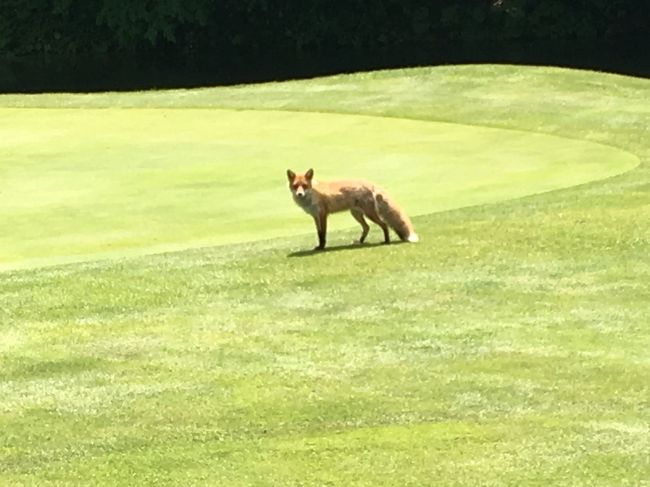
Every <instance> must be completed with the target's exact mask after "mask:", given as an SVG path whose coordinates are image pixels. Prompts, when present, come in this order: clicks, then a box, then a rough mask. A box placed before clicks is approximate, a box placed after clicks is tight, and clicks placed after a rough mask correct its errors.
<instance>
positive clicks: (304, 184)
mask: <svg viewBox="0 0 650 487" xmlns="http://www.w3.org/2000/svg"><path fill="white" fill-rule="evenodd" d="M287 177H288V178H289V189H290V190H291V193H292V194H293V196H294V197H296V198H304V197H305V196H306V195H307V194H309V191H311V183H312V179H313V178H314V170H313V169H310V170H309V171H307V172H306V173H302V174H301V173H298V174H296V173H295V172H293V171H292V170H291V169H287Z"/></svg>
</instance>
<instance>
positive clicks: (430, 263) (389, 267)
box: [0, 65, 650, 487]
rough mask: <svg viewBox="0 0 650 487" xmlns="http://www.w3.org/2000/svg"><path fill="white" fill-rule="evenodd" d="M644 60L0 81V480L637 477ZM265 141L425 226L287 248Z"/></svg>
mask: <svg viewBox="0 0 650 487" xmlns="http://www.w3.org/2000/svg"><path fill="white" fill-rule="evenodd" d="M649 100H650V81H648V80H644V79H636V78H631V77H624V76H615V75H610V74H605V73H596V72H587V71H572V70H565V69H556V68H544V67H522V66H492V65H486V66H449V67H438V68H419V69H411V70H395V71H382V72H375V73H359V74H353V75H342V76H333V77H328V78H318V79H313V80H304V81H291V82H286V83H268V84H262V85H249V86H246V85H243V86H237V87H229V88H209V89H200V90H178V91H173V90H172V91H160V92H145V93H104V94H88V95H71V94H50V95H33V96H27V95H22V96H17V95H5V96H0V107H2V108H0V154H2V157H1V158H0V260H1V262H0V266H2V272H0V398H1V399H2V400H1V401H0V484H3V485H4V484H6V485H39V486H41V485H228V486H250V485H273V486H278V485H285V486H298V485H301V486H308V485H313V486H316V485H318V486H321V485H345V486H353V485H354V486H357V485H358V486H376V485H388V486H400V487H401V486H405V485H412V486H421V485H445V486H447V485H457V486H466V485H494V486H497V485H513V486H522V485H554V486H556V485H559V486H571V487H573V486H582V485H584V486H587V485H589V486H592V485H599V486H610V485H635V486H637V485H648V479H649V478H650V404H649V402H648V398H649V397H650V386H649V382H648V377H649V376H650V354H649V352H648V351H649V350H650V320H649V318H648V317H649V316H650V139H649V138H648V136H647V135H648V127H650V101H649ZM287 167H292V168H293V169H295V170H301V169H306V168H307V167H314V168H315V169H316V173H317V177H322V178H324V179H327V178H336V177H343V176H345V177H365V178H370V179H373V180H375V181H377V182H378V183H380V184H381V185H382V186H384V187H385V188H386V189H388V190H389V191H390V192H391V193H392V194H393V195H394V196H395V198H396V199H397V200H398V201H399V202H400V203H401V204H402V206H403V207H404V208H405V209H406V210H407V211H408V212H409V214H411V215H412V216H413V217H414V218H413V221H414V224H415V227H416V230H417V232H418V234H419V235H420V237H421V242H420V243H418V244H395V245H388V246H385V245H374V244H373V243H376V242H378V241H379V240H380V236H379V232H378V231H377V229H373V230H372V233H371V235H370V237H369V240H370V241H371V244H370V245H366V246H362V247H359V246H349V245H348V243H349V242H351V241H352V239H353V238H354V237H356V236H357V233H358V229H357V228H356V227H355V223H354V222H353V221H352V219H351V218H350V217H349V215H341V216H339V217H335V218H333V223H334V225H333V230H332V233H331V235H330V238H329V244H330V245H331V250H330V251H327V252H320V253H312V252H310V251H308V249H311V247H313V245H314V243H315V239H316V237H315V232H314V230H313V228H312V225H313V224H312V222H311V221H310V218H309V217H308V216H307V215H305V214H304V213H302V212H301V210H300V209H299V208H297V207H296V206H295V205H294V204H293V203H292V201H291V199H290V197H289V194H288V191H287V189H286V187H285V171H286V169H287Z"/></svg>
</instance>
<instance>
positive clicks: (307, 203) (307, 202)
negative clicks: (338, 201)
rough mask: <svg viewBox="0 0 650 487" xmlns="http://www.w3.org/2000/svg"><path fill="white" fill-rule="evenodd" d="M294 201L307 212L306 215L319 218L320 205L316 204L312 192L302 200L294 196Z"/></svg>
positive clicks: (306, 194)
mask: <svg viewBox="0 0 650 487" xmlns="http://www.w3.org/2000/svg"><path fill="white" fill-rule="evenodd" d="M293 201H295V202H296V204H297V205H298V206H299V207H300V208H302V209H303V210H305V212H306V213H309V214H310V215H311V216H313V217H317V216H318V212H319V208H318V203H316V201H315V198H313V194H312V193H311V191H308V192H307V193H305V196H303V197H302V198H301V197H300V196H296V195H295V194H294V195H293Z"/></svg>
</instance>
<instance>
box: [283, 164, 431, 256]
mask: <svg viewBox="0 0 650 487" xmlns="http://www.w3.org/2000/svg"><path fill="white" fill-rule="evenodd" d="M287 178H288V179H289V190H290V191H291V194H292V196H293V200H294V201H295V203H296V204H297V205H298V206H299V207H300V208H302V209H303V210H304V211H305V212H306V213H308V214H309V215H311V216H312V217H313V218H314V222H315V223H316V231H317V233H318V245H317V246H316V247H315V248H314V250H323V249H325V244H326V239H327V217H328V216H329V215H330V214H331V213H337V212H341V211H346V210H349V211H350V213H351V214H352V217H353V218H354V219H355V220H356V221H357V222H358V223H359V224H360V225H361V236H360V237H359V240H357V241H356V242H355V243H358V244H363V243H364V242H365V240H366V237H367V236H368V231H369V230H370V226H369V225H368V223H367V222H366V219H365V217H367V218H368V219H369V220H370V221H372V222H373V223H375V224H377V225H378V226H379V227H380V228H381V229H382V231H383V233H384V243H385V244H388V243H390V234H389V228H392V229H393V231H394V232H395V233H396V234H397V236H398V237H399V238H400V240H402V241H403V242H417V241H419V237H418V235H417V234H416V233H415V230H414V229H413V224H412V223H411V220H410V219H409V217H408V216H407V215H406V213H404V212H403V211H402V210H401V208H400V207H399V206H397V204H396V203H395V201H394V200H393V199H392V198H391V197H390V196H388V194H387V193H386V192H385V191H384V190H383V189H381V188H379V187H377V186H376V185H375V184H374V183H372V182H370V181H365V180H355V179H344V180H337V181H329V182H327V181H322V182H317V181H316V180H315V179H314V170H313V169H309V170H308V171H306V172H304V173H295V172H293V171H292V170H291V169H288V170H287Z"/></svg>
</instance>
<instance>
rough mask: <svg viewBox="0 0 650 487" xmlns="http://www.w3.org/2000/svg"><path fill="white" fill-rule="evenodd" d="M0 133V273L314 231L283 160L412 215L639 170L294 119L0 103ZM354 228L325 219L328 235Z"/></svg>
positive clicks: (584, 147) (542, 141) (531, 143)
mask: <svg viewBox="0 0 650 487" xmlns="http://www.w3.org/2000/svg"><path fill="white" fill-rule="evenodd" d="M3 115H4V116H3ZM0 135H2V137H0V150H2V151H3V153H5V154H8V157H7V158H6V159H5V161H4V162H0V170H2V171H3V172H4V173H5V177H4V179H3V183H2V192H1V193H0V234H3V235H9V237H6V238H5V240H6V243H5V245H3V249H4V248H7V249H9V251H7V252H6V253H5V255H1V256H0V269H2V268H4V269H9V268H17V267H34V266H40V265H49V264H53V263H61V262H70V261H78V260H88V259H95V258H98V257H106V256H112V255H115V256H124V255H132V254H134V253H136V254H142V253H151V252H158V251H167V250H180V249H183V248H189V247H197V246H204V245H215V244H224V243H232V242H241V241H248V240H256V239H261V238H271V237H277V236H282V235H291V234H296V233H300V234H304V233H306V232H310V231H312V229H311V226H312V222H311V221H310V219H309V217H307V216H306V215H305V214H304V213H302V212H301V211H300V210H299V209H298V208H296V207H295V206H294V205H293V203H292V202H291V199H290V197H289V195H288V191H287V190H286V180H285V171H286V169H287V168H288V167H291V168H292V169H296V170H303V169H306V168H307V167H314V168H315V169H316V173H317V177H320V178H322V179H329V178H335V177H363V178H367V179H372V180H374V181H376V182H377V183H378V184H380V185H381V186H384V187H385V188H386V189H388V190H389V192H390V193H391V194H393V196H394V197H395V198H396V199H397V201H399V203H400V204H401V205H402V206H403V207H404V208H405V209H406V210H407V212H408V213H409V214H411V215H419V214H425V213H432V212H436V211H443V210H448V209H452V208H459V207H464V206H472V205H479V204H484V203H493V202H497V201H503V200H507V199H512V198H518V197H522V196H526V195H530V194H534V193H541V192H545V191H550V190H555V189H560V188H566V187H569V186H574V185H576V184H582V183H586V182H591V181H594V180H598V179H603V178H606V177H610V176H613V175H617V174H620V173H622V172H624V171H626V170H629V169H631V168H633V167H635V166H636V165H638V163H639V159H638V158H637V157H636V156H635V155H633V154H631V153H628V152H625V151H622V150H620V149H616V148H612V147H609V146H604V145H602V144H597V143H593V142H587V141H578V140H575V139H568V138H560V137H556V136H552V135H546V134H539V133H531V132H525V131H515V130H504V129H497V128H486V127H476V126H469V125H461V124H456V123H443V122H433V121H419V120H412V119H407V118H391V117H383V116H380V117H377V116H372V115H348V114H332V113H318V112H297V111H269V110H243V111H242V110H221V109H211V110H205V109H178V108H174V109H171V110H166V109H160V108H154V109H129V110H126V111H125V110H123V109H83V110H79V109H55V110H53V109H44V110H39V109H30V110H21V109H5V110H0ZM352 224H353V223H352V222H351V220H350V218H349V217H348V216H347V215H346V216H345V217H341V218H336V217H335V218H333V219H332V228H333V229H336V228H343V227H350V226H351V225H352ZM3 253H4V252H3Z"/></svg>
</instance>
